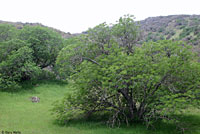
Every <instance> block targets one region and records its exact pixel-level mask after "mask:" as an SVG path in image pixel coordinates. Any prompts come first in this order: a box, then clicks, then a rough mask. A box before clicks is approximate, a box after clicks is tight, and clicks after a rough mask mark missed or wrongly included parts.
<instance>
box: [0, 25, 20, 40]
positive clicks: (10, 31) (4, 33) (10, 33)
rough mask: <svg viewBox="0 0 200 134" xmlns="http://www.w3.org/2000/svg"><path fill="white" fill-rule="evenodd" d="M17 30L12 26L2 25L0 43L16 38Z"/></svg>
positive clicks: (0, 27)
mask: <svg viewBox="0 0 200 134" xmlns="http://www.w3.org/2000/svg"><path fill="white" fill-rule="evenodd" d="M16 35H17V29H16V28H15V27H14V26H13V25H10V24H0V42H3V41H8V40H11V39H14V38H16Z"/></svg>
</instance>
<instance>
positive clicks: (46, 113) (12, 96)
mask: <svg viewBox="0 0 200 134" xmlns="http://www.w3.org/2000/svg"><path fill="white" fill-rule="evenodd" d="M69 91H70V87H68V85H65V84H60V83H57V82H43V83H39V86H35V87H31V86H26V90H23V91H20V92H16V93H7V92H0V134H1V131H2V130H4V131H21V133H22V134H176V133H177V132H176V129H175V126H174V125H173V124H165V123H158V124H157V126H156V127H157V128H158V129H157V130H147V129H146V128H145V126H143V125H141V124H135V125H132V126H130V127H126V126H122V127H121V128H108V127H107V126H106V125H104V124H103V123H101V122H95V121H83V120H82V121H81V120H79V121H73V122H70V123H69V124H68V125H66V126H60V125H58V124H56V123H55V118H54V117H53V116H52V115H51V111H50V109H51V108H52V103H53V102H54V101H56V100H59V99H61V98H62V97H63V96H64V94H65V93H67V92H69ZM31 96H38V97H40V102H39V103H32V102H31V101H30V97H31ZM184 117H185V118H184V119H183V120H184V121H185V122H187V123H188V124H190V127H191V128H192V129H191V130H192V131H191V132H187V133H188V134H189V133H191V134H200V111H199V110H191V112H188V113H187V114H186V115H185V116H184Z"/></svg>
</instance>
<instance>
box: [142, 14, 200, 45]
mask: <svg viewBox="0 0 200 134" xmlns="http://www.w3.org/2000/svg"><path fill="white" fill-rule="evenodd" d="M140 28H141V32H142V42H143V41H151V40H152V41H157V40H162V39H170V40H182V41H186V42H187V43H188V44H190V45H194V46H196V45H200V15H171V16H160V17H150V18H147V19H145V20H142V21H140Z"/></svg>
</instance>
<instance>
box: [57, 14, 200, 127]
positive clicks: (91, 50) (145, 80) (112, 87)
mask: <svg viewBox="0 0 200 134" xmlns="http://www.w3.org/2000/svg"><path fill="white" fill-rule="evenodd" d="M129 22H130V25H132V24H131V23H134V21H133V20H132V19H131V18H130V17H127V18H126V17H125V19H123V18H121V19H120V21H119V22H118V23H117V24H115V25H113V29H112V30H111V32H110V33H109V34H108V32H109V31H110V28H109V27H107V26H106V25H104V24H103V25H100V26H97V27H95V28H94V30H93V31H92V32H91V33H92V34H95V35H93V36H90V34H88V36H89V37H86V45H85V46H84V47H83V49H80V50H79V49H78V50H77V53H74V54H72V55H70V56H69V55H68V56H66V57H70V59H72V58H73V57H76V56H78V57H80V58H78V59H82V60H81V62H79V64H75V65H76V69H75V70H76V73H74V74H73V75H72V76H71V78H72V79H73V87H74V91H73V92H72V93H70V94H68V95H67V96H66V97H65V98H64V99H63V101H62V102H61V103H56V104H55V107H54V111H55V114H56V116H57V117H58V119H59V120H60V121H66V120H71V119H74V118H79V117H88V116H90V115H104V114H105V115H109V116H110V118H109V119H108V122H109V123H110V124H111V125H115V124H118V125H120V123H122V122H123V123H127V124H129V123H131V122H135V121H143V122H146V123H147V124H150V123H151V122H152V121H155V120H157V119H163V120H168V119H169V120H171V119H174V120H175V118H174V116H175V115H176V114H179V113H180V112H181V111H182V110H183V109H185V108H187V107H188V106H191V105H193V106H198V103H199V98H198V95H199V92H200V91H199V84H200V83H199V75H200V71H199V70H200V64H199V63H198V62H197V58H195V55H194V54H193V53H192V51H191V49H190V47H189V46H187V45H185V44H183V43H182V42H173V41H167V40H164V41H159V42H149V43H145V44H144V45H142V46H139V47H137V45H136V44H135V41H136V40H137V37H136V35H137V33H138V32H137V31H135V32H134V30H137V28H133V29H132V30H131V31H129V30H130V29H127V28H129V27H128V26H129V25H128V26H127V27H124V24H129ZM133 25H134V24H133ZM106 27H107V28H106ZM121 31H127V32H128V34H121ZM125 33H126V32H125ZM104 34H106V35H107V34H108V35H110V34H111V35H110V38H109V39H108V40H106V41H105V40H103V37H104ZM125 35H126V36H125ZM98 36H99V37H98ZM120 39H123V40H120ZM104 41H105V42H104ZM122 44H123V45H122ZM129 46H130V47H129ZM73 47H75V48H76V46H73ZM73 47H72V46H69V48H65V49H66V50H68V51H70V50H72V51H73V49H74V48H73ZM83 50H84V51H83ZM72 51H71V52H72ZM71 52H69V53H71ZM83 52H84V53H83ZM62 58H63V59H65V56H64V55H63V57H62ZM63 59H62V60H61V61H64V60H63ZM66 62H68V63H67V64H71V62H69V60H68V59H66Z"/></svg>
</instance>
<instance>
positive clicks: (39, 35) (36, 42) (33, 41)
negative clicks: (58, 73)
mask: <svg viewBox="0 0 200 134" xmlns="http://www.w3.org/2000/svg"><path fill="white" fill-rule="evenodd" d="M19 38H20V39H22V40H24V41H26V42H27V43H29V44H30V48H31V49H32V50H33V59H34V62H35V63H36V64H37V65H38V66H39V67H41V68H45V67H48V66H54V65H55V60H56V57H57V55H58V53H59V51H60V50H61V49H62V47H63V38H62V37H61V35H60V34H58V33H57V32H55V31H53V30H51V29H49V28H46V27H41V26H25V27H24V28H23V29H22V31H21V33H20V34H19Z"/></svg>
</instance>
